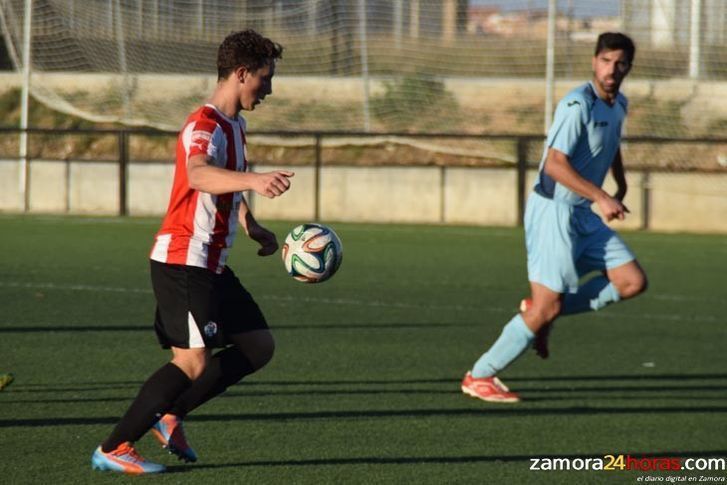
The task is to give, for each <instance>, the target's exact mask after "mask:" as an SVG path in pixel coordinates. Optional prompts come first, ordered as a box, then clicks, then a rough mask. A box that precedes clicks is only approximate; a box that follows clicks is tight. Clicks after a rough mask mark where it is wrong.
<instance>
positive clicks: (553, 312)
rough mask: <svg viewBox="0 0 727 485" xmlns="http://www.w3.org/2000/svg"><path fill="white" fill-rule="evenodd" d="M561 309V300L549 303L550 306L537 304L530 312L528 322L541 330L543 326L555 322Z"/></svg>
mask: <svg viewBox="0 0 727 485" xmlns="http://www.w3.org/2000/svg"><path fill="white" fill-rule="evenodd" d="M560 308H561V305H560V301H559V300H556V301H553V302H549V303H548V304H541V305H537V304H535V305H533V307H532V308H531V309H530V310H529V312H528V313H529V315H528V317H529V318H528V320H530V322H532V325H533V326H535V327H536V328H537V329H539V328H540V327H542V326H543V325H546V324H548V323H550V322H552V321H553V320H555V318H556V317H557V316H558V314H559V313H560Z"/></svg>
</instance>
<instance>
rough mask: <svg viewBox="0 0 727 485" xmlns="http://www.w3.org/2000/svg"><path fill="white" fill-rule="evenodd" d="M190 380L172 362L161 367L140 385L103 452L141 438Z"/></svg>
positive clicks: (102, 446) (105, 442)
mask: <svg viewBox="0 0 727 485" xmlns="http://www.w3.org/2000/svg"><path fill="white" fill-rule="evenodd" d="M191 383H192V381H191V380H190V378H189V377H187V374H185V373H184V372H183V371H182V369H180V368H179V367H177V366H176V365H174V364H172V363H171V362H170V363H168V364H166V365H164V366H162V367H161V368H159V370H157V371H156V372H155V373H154V374H152V376H151V377H149V379H147V380H146V382H145V383H144V385H143V386H141V389H140V390H139V394H138V395H137V396H136V399H134V402H132V403H131V406H129V409H128V410H127V411H126V414H124V416H123V417H122V418H121V420H120V421H119V423H118V424H117V425H116V427H115V428H114V430H113V431H112V432H111V434H110V435H109V437H108V438H107V439H106V441H104V442H103V444H102V445H101V449H102V450H103V451H104V453H108V452H109V451H111V450H114V449H116V448H117V447H118V446H119V445H120V444H121V443H124V442H126V441H130V442H132V443H134V442H135V441H137V440H138V439H139V438H141V437H142V436H143V435H144V433H146V432H147V431H149V429H150V428H151V427H152V426H154V423H156V421H157V420H158V419H159V418H160V417H161V416H162V415H163V414H164V413H165V412H166V411H167V410H168V409H169V408H170V407H171V406H172V404H173V403H174V401H175V400H176V399H177V397H179V395H180V394H182V393H183V392H184V390H185V389H187V388H188V387H189V386H190V384H191Z"/></svg>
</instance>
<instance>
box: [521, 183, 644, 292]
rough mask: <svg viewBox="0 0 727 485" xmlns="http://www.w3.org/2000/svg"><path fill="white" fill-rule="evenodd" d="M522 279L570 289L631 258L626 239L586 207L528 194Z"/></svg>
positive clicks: (565, 290)
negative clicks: (525, 260) (524, 274)
mask: <svg viewBox="0 0 727 485" xmlns="http://www.w3.org/2000/svg"><path fill="white" fill-rule="evenodd" d="M525 245H526V247H527V251H528V279H529V280H530V281H532V282H535V283H540V284H541V285H543V286H546V287H547V288H549V289H551V290H553V291H555V292H557V293H576V292H577V291H578V280H579V279H580V278H581V277H582V276H583V275H585V274H587V273H590V272H591V271H603V270H608V269H613V268H616V267H618V266H621V265H624V264H626V263H628V262H630V261H633V260H635V259H636V256H634V253H633V252H631V250H630V249H629V247H628V246H627V245H626V243H625V242H624V241H623V239H621V237H620V236H619V235H618V234H616V232H615V231H614V230H613V229H611V228H610V227H608V226H607V225H606V224H605V223H604V222H603V221H602V220H601V218H600V217H599V216H598V215H597V214H595V213H594V212H593V211H592V210H591V208H590V207H584V206H573V205H569V204H565V203H563V202H559V201H555V200H551V199H546V198H545V197H543V196H541V195H539V194H537V193H535V192H533V193H531V194H530V197H528V203H527V207H526V209H525Z"/></svg>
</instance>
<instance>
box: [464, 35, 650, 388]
mask: <svg viewBox="0 0 727 485" xmlns="http://www.w3.org/2000/svg"><path fill="white" fill-rule="evenodd" d="M635 51H636V49H635V47H634V44H633V42H632V41H631V39H630V38H629V37H627V36H626V35H624V34H621V33H610V32H609V33H603V34H601V35H600V36H599V37H598V41H597V43H596V49H595V54H594V56H593V59H592V67H593V79H592V81H591V82H589V83H586V84H584V85H582V86H579V87H577V88H575V89H574V90H572V91H571V92H569V93H568V94H567V95H566V96H565V98H563V99H562V100H561V101H560V103H559V104H558V108H557V109H556V112H555V117H554V120H553V124H552V126H551V128H550V131H549V132H548V138H547V145H546V150H545V154H544V156H543V161H542V162H541V163H540V171H539V177H538V180H537V181H536V183H535V186H534V188H533V192H532V193H531V194H530V196H529V198H528V203H527V208H526V210H525V244H526V247H527V253H528V279H529V280H530V287H531V298H530V299H526V300H523V303H522V304H521V308H520V309H521V311H522V312H521V313H519V314H517V315H515V317H513V318H512V320H510V321H509V322H508V323H507V324H506V325H505V327H504V328H503V330H502V334H501V335H500V336H499V338H498V339H497V340H496V341H495V343H494V344H493V345H492V347H490V349H489V350H488V351H487V352H485V353H484V354H483V355H482V356H481V357H480V358H479V359H478V360H477V361H476V362H475V364H474V366H473V367H472V370H471V371H470V372H467V374H466V375H465V378H464V380H463V381H462V392H464V393H465V394H468V395H470V396H473V397H476V398H479V399H482V400H484V401H492V402H517V401H519V400H520V398H519V396H518V395H517V394H516V393H514V392H511V391H510V390H509V389H508V388H507V387H506V386H505V385H504V384H503V383H502V382H501V381H500V380H499V379H498V378H497V374H498V373H499V372H500V371H502V370H503V369H504V368H505V367H507V366H508V365H509V364H510V363H512V362H513V361H514V360H515V359H517V358H518V357H519V356H520V355H522V353H523V352H524V351H525V350H526V349H527V348H528V347H530V345H531V344H533V342H534V346H535V350H536V351H537V353H538V355H540V356H541V357H543V358H546V357H547V356H548V348H547V338H548V332H549V331H550V326H551V325H552V322H553V320H555V318H556V317H558V316H559V315H572V314H574V313H582V312H587V311H593V310H599V309H601V308H603V307H605V306H606V305H608V304H610V303H615V302H617V301H619V300H624V299H627V298H632V297H634V296H636V295H638V294H640V293H642V292H643V291H644V290H645V289H646V285H647V282H646V274H645V273H644V271H643V270H642V269H641V267H640V266H639V264H638V262H637V261H636V258H635V256H634V254H633V253H632V252H631V250H630V249H629V248H628V246H626V244H625V243H624V241H623V240H622V239H621V238H620V237H619V235H618V234H616V232H614V231H613V230H612V229H611V228H609V227H608V226H607V225H606V224H605V223H604V222H603V221H602V219H601V217H599V216H598V215H597V214H596V213H594V212H593V211H592V210H591V204H595V205H597V206H598V209H599V211H600V213H601V215H602V216H603V217H604V218H605V219H606V220H607V221H611V220H613V219H619V220H623V219H624V217H625V216H626V213H627V212H628V209H627V208H626V206H624V204H623V202H622V201H623V199H624V196H625V195H626V178H625V176H624V167H623V162H622V160H621V150H620V148H619V145H620V141H621V129H622V126H623V122H624V119H625V118H626V112H627V108H628V101H627V100H626V97H625V96H624V95H623V94H621V93H619V87H620V86H621V82H622V81H623V80H624V78H625V77H626V75H627V74H628V73H629V71H630V70H631V65H632V63H633V60H634V54H635ZM609 169H610V170H611V173H612V175H613V177H614V180H615V181H616V185H617V191H616V194H615V195H613V196H611V195H609V194H608V193H606V192H605V191H604V190H603V189H602V188H601V186H602V184H603V181H604V179H605V177H606V174H607V172H608V171H609ZM594 271H599V272H600V273H599V274H598V276H596V277H594V278H592V279H590V280H588V281H587V282H585V283H584V284H581V285H580V286H579V279H580V278H581V277H583V276H585V275H586V274H588V273H591V272H594Z"/></svg>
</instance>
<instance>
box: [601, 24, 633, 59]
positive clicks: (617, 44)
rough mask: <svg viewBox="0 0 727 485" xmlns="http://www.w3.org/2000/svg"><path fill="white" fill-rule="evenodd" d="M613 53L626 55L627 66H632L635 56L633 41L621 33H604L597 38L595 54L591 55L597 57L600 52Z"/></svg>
mask: <svg viewBox="0 0 727 485" xmlns="http://www.w3.org/2000/svg"><path fill="white" fill-rule="evenodd" d="M606 50H608V51H615V50H622V51H624V53H626V57H627V58H628V60H629V64H633V62H634V56H636V46H635V45H634V41H633V40H631V38H630V37H629V36H628V35H625V34H622V33H621V32H604V33H603V34H601V35H599V36H598V40H597V41H596V52H595V53H594V54H593V55H594V56H597V55H598V54H600V53H601V52H602V51H606Z"/></svg>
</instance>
